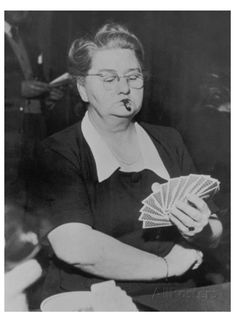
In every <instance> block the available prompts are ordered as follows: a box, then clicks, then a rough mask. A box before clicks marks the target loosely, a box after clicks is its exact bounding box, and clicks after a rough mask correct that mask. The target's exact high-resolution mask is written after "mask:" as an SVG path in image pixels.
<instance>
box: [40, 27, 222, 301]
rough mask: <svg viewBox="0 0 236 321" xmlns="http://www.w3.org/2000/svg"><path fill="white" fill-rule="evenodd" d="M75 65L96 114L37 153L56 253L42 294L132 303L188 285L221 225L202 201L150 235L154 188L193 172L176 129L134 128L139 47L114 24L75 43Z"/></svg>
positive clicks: (139, 94)
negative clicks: (144, 219)
mask: <svg viewBox="0 0 236 321" xmlns="http://www.w3.org/2000/svg"><path fill="white" fill-rule="evenodd" d="M69 59H70V66H71V72H72V74H73V75H74V76H75V77H76V80H77V87H78V91H79V94H80V96H81V98H82V99H83V101H84V102H86V103H88V107H87V112H86V114H85V116H84V118H83V120H82V122H79V123H77V124H75V125H73V126H72V127H70V128H67V129H65V130H64V131H62V132H59V133H57V134H54V135H53V136H51V137H49V138H48V139H47V140H46V141H44V142H43V144H42V149H41V151H40V153H39V158H38V173H39V175H38V179H39V180H40V184H41V192H42V193H43V194H44V195H45V197H44V196H43V195H41V197H42V198H41V201H40V203H41V205H40V206H41V207H42V209H43V210H42V211H41V212H44V213H46V220H47V223H48V224H47V226H46V227H45V231H44V233H46V235H47V240H48V241H49V243H50V247H51V248H52V250H53V253H54V254H55V259H54V263H53V264H52V266H51V270H49V272H48V278H47V281H46V283H45V289H46V292H45V294H44V295H48V294H50V293H55V292H59V291H64V290H88V289H90V285H91V284H93V283H95V282H98V281H99V280H100V281H101V280H103V279H114V280H116V281H117V283H118V284H119V285H120V286H121V287H123V288H124V289H125V290H126V291H127V292H128V294H132V295H134V294H138V293H141V292H142V291H145V287H146V286H148V287H149V290H150V286H152V289H153V290H154V289H156V287H158V285H159V286H160V287H163V283H164V281H165V280H166V279H168V278H170V277H174V278H173V279H174V281H176V282H177V281H178V282H180V283H181V282H183V280H184V281H186V279H187V278H186V276H185V277H184V278H179V277H180V276H182V275H183V274H185V273H186V272H187V271H189V270H192V269H196V268H197V267H198V266H199V265H200V264H201V262H202V257H203V255H202V252H201V251H200V250H196V249H195V248H198V249H199V248H200V246H201V244H204V245H205V246H208V245H209V246H214V245H216V244H217V242H218V240H219V237H220V235H221V232H222V227H221V223H220V222H219V221H218V219H217V217H216V216H215V215H214V216H212V212H211V210H210V208H209V207H208V205H207V204H206V202H204V201H203V200H202V199H200V198H198V197H196V196H189V202H188V203H183V202H179V203H177V204H176V207H175V208H173V210H172V213H171V214H170V219H171V221H172V223H173V226H172V227H166V228H154V229H148V230H143V229H142V225H141V222H140V221H139V220H138V217H139V215H140V213H139V210H140V208H141V206H142V204H141V201H142V200H143V199H144V198H146V197H147V196H148V195H149V194H150V193H151V192H152V190H151V187H152V185H153V183H158V184H161V183H163V182H166V181H167V180H169V179H170V178H172V177H177V176H180V175H188V174H190V173H192V172H194V168H193V165H192V161H191V159H190V157H189V155H188V153H187V151H186V149H185V147H184V145H183V143H182V140H181V138H180V136H179V134H178V133H177V132H176V131H175V130H173V129H171V128H165V127H160V126H153V125H148V124H145V123H143V124H138V123H136V122H134V121H133V119H134V116H135V115H136V114H137V113H138V112H139V111H140V109H141V107H142V99H143V91H144V75H143V71H144V53H143V48H142V45H141V43H140V41H139V40H138V38H137V37H136V36H135V35H134V34H132V33H130V32H129V31H128V30H127V29H126V28H125V27H123V26H121V25H117V24H108V25H105V26H103V27H102V28H101V29H100V30H99V31H98V32H97V34H96V35H95V37H94V39H93V40H90V39H81V40H76V41H75V42H74V43H73V45H72V47H71V49H70V53H69ZM58 271H59V272H58ZM190 274H191V275H192V273H190ZM176 277H178V278H176ZM162 279H164V281H163V280H162ZM149 290H148V291H149Z"/></svg>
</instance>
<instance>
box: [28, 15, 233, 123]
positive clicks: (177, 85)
mask: <svg viewBox="0 0 236 321" xmlns="http://www.w3.org/2000/svg"><path fill="white" fill-rule="evenodd" d="M32 13H33V15H34V16H35V18H34V19H33V22H34V23H35V24H36V21H37V23H38V27H37V28H38V36H39V43H40V46H41V47H42V49H43V51H44V52H45V54H46V57H45V59H46V60H45V69H46V72H47V73H48V75H49V77H54V76H56V75H59V74H60V73H63V72H65V70H66V65H67V61H66V56H67V52H68V49H69V47H70V45H71V42H72V40H74V39H75V38H76V37H80V36H83V35H84V34H86V33H91V32H93V31H95V30H96V29H97V28H98V27H100V26H101V25H102V24H103V23H104V22H106V21H115V22H120V23H125V24H126V25H127V26H128V27H129V28H130V29H131V30H132V31H133V32H134V33H135V34H136V35H137V36H138V37H139V38H140V39H141V41H142V43H143V45H144V48H145V53H146V65H147V68H148V70H149V71H150V73H151V75H152V76H153V78H151V79H150V82H149V84H148V86H146V87H145V90H146V91H145V100H144V108H143V110H142V113H141V118H142V120H145V121H148V122H153V123H161V124H164V123H165V124H167V125H168V124H169V123H171V125H172V126H175V127H177V126H178V122H179V118H180V117H181V118H184V117H185V111H186V110H189V109H191V107H192V106H193V105H194V104H196V102H197V101H198V99H199V86H200V84H201V81H202V78H203V77H204V75H205V73H206V72H215V73H217V72H223V73H226V74H229V71H230V12H222V11H218V12H217V11H89V12H88V11H66V12H65V11H54V12H52V11H50V12H46V11H42V12H32Z"/></svg>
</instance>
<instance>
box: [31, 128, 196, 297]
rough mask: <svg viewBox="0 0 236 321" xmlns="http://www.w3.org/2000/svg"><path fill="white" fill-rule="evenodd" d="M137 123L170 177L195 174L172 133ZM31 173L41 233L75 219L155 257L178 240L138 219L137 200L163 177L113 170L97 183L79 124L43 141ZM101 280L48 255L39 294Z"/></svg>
mask: <svg viewBox="0 0 236 321" xmlns="http://www.w3.org/2000/svg"><path fill="white" fill-rule="evenodd" d="M141 125H142V127H143V128H144V129H145V130H146V132H147V133H148V135H149V136H150V138H151V139H152V142H153V143H154V145H155V147H156V148H157V150H158V152H159V155H160V157H161V159H162V161H163V163H164V165H165V167H166V169H167V171H168V173H169V175H170V177H171V178H172V177H177V176H181V175H188V174H190V173H193V172H195V169H194V167H193V164H192V161H191V159H190V157H189V155H188V152H187V151H186V149H185V147H184V144H183V142H182V139H181V137H180V135H179V134H178V132H177V131H175V130H174V129H171V128H167V127H159V126H153V125H149V124H144V123H143V124H141ZM37 173H38V177H37V184H35V185H34V188H36V191H37V197H39V196H40V198H39V199H38V204H39V206H38V212H39V213H40V215H41V218H43V220H42V222H43V224H42V226H43V227H42V230H41V233H42V237H43V236H45V235H47V233H48V232H49V231H50V230H52V229H54V228H55V227H57V226H60V225H62V224H65V223H69V222H79V223H85V224H88V225H91V226H92V227H93V228H94V229H96V230H98V231H101V232H103V233H106V234H108V235H111V236H113V237H114V238H116V239H118V240H120V241H122V242H124V243H127V244H129V245H132V246H134V247H136V248H138V249H141V250H144V251H147V252H150V253H154V254H157V255H160V256H165V255H166V254H167V253H168V252H169V251H170V250H171V248H172V247H173V246H174V244H175V243H176V242H177V241H178V242H182V241H183V239H182V238H181V236H180V234H179V233H178V231H177V229H176V228H175V227H167V228H154V229H147V230H143V229H142V223H141V222H140V221H138V217H139V216H140V212H139V210H140V208H141V207H142V204H141V201H142V200H143V199H144V198H145V197H147V196H148V195H149V194H150V193H151V192H152V191H151V185H152V184H153V183H154V182H159V183H163V182H165V180H164V179H162V178H161V177H159V176H157V175H156V174H155V173H154V172H152V171H151V170H148V169H144V170H142V171H140V172H129V173H127V172H121V171H119V170H116V171H115V172H114V173H113V174H112V175H111V176H110V177H109V178H108V179H106V180H105V181H102V182H101V183H99V182H98V177H97V172H96V165H95V160H94V158H93V154H92V152H91V150H90V147H89V146H88V144H87V142H86V141H85V139H84V137H83V134H82V131H81V123H77V124H75V125H73V126H71V127H69V128H67V129H66V130H64V131H62V132H59V133H57V134H55V135H53V136H51V137H49V138H48V139H47V140H45V141H44V142H43V144H42V149H41V150H40V153H39V155H38V165H37ZM42 213H43V214H42ZM190 274H191V273H190ZM186 275H187V274H186ZM186 275H185V277H184V278H181V279H180V278H178V279H177V280H174V281H175V282H177V283H178V284H185V282H186V280H187V279H188V277H189V276H186ZM102 280H103V279H102V278H99V277H94V276H93V275H90V274H87V273H85V272H82V271H80V270H79V269H76V268H73V267H71V266H69V265H67V264H65V263H63V262H61V261H60V260H58V259H56V258H55V257H54V258H53V260H52V264H51V266H50V268H49V272H48V277H47V278H46V282H45V287H44V294H43V297H46V296H48V295H50V294H54V293H56V292H60V291H68V290H70V291H71V290H89V289H90V286H91V284H93V283H95V282H99V281H102ZM117 284H118V285H120V286H121V287H122V288H123V289H125V290H126V291H127V293H128V294H130V295H138V294H140V293H144V292H146V293H150V292H153V291H156V289H157V288H158V291H159V289H164V288H166V287H171V288H173V283H171V282H170V283H169V284H168V285H166V284H165V282H133V281H130V282H119V281H117ZM163 284H164V285H163Z"/></svg>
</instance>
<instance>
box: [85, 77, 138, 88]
mask: <svg viewBox="0 0 236 321" xmlns="http://www.w3.org/2000/svg"><path fill="white" fill-rule="evenodd" d="M110 74H111V75H112V76H115V78H116V80H117V83H116V84H115V86H114V88H113V89H115V88H116V86H117V84H118V82H119V81H120V79H121V78H125V79H126V81H127V83H128V85H129V87H130V88H132V89H142V88H143V87H144V74H143V73H141V72H138V75H140V76H141V78H140V79H142V80H143V85H142V87H138V88H135V87H131V86H130V84H129V79H127V78H128V77H129V76H132V75H123V76H119V75H118V73H116V72H113V73H110ZM85 76H86V77H87V76H95V77H99V78H100V80H101V81H102V82H103V86H104V88H105V89H106V90H108V91H109V90H113V89H107V88H106V87H105V83H106V82H105V81H104V80H103V79H102V78H104V75H103V74H102V73H96V74H86V75H85Z"/></svg>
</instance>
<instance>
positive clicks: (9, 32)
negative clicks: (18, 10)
mask: <svg viewBox="0 0 236 321" xmlns="http://www.w3.org/2000/svg"><path fill="white" fill-rule="evenodd" d="M11 28H12V26H11V25H10V24H9V23H8V22H7V21H5V28H4V29H5V33H6V34H7V35H8V36H9V37H11V38H12V33H11Z"/></svg>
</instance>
